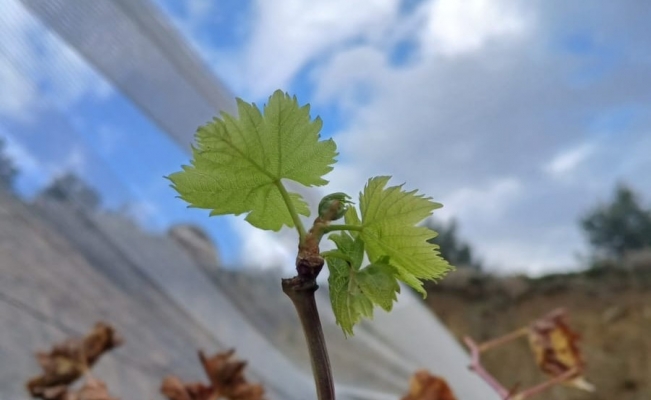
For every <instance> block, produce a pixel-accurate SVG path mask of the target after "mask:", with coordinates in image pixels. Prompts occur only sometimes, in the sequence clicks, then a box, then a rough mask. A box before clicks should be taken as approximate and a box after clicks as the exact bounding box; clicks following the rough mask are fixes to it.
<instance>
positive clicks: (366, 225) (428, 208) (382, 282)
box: [324, 176, 453, 335]
mask: <svg viewBox="0 0 651 400" xmlns="http://www.w3.org/2000/svg"><path fill="white" fill-rule="evenodd" d="M389 179H390V177H388V176H380V177H376V178H371V179H369V180H368V182H367V184H366V186H365V187H364V190H363V191H362V192H361V193H360V196H359V206H360V215H361V217H360V215H358V213H357V211H356V210H355V209H354V208H353V207H350V208H349V209H348V211H347V212H346V215H345V218H346V224H348V225H352V226H359V227H361V230H359V231H351V232H342V233H339V234H334V235H330V239H331V240H332V241H333V242H334V243H335V245H336V246H337V250H334V251H330V252H326V253H324V257H325V259H326V261H327V263H328V268H329V270H330V279H329V283H330V300H331V302H332V307H333V311H334V313H335V317H336V321H337V323H338V324H339V325H340V326H341V328H342V329H343V331H344V333H345V334H347V335H352V334H353V326H354V325H355V324H357V323H358V322H359V321H360V320H361V319H362V318H363V317H367V318H371V317H372V316H373V307H374V305H377V306H380V307H381V308H382V309H384V310H386V311H390V310H391V308H392V306H393V303H394V302H395V301H396V299H397V293H399V292H400V285H399V284H398V281H403V282H405V283H406V284H407V285H409V286H411V287H413V288H414V289H416V290H417V291H418V292H419V293H421V294H422V295H423V297H424V296H425V294H426V292H425V290H424V289H423V283H422V281H423V280H435V279H439V278H442V277H443V276H444V275H445V274H446V273H447V272H448V271H450V270H451V269H453V267H452V266H450V264H448V262H447V261H445V260H444V259H443V258H441V256H440V254H439V252H438V246H437V245H434V244H431V243H428V242H427V240H429V239H431V238H432V237H434V236H435V235H436V232H434V231H433V230H431V229H429V228H426V227H423V226H418V225H417V224H418V223H419V222H421V221H422V220H423V219H425V218H427V217H428V216H429V215H430V214H431V212H432V211H433V210H435V209H437V208H440V207H441V204H439V203H435V202H433V201H432V200H431V198H429V197H425V196H424V195H422V194H418V193H417V191H416V190H414V191H409V192H408V191H404V190H403V189H402V187H403V185H399V186H389V187H387V183H388V181H389ZM364 254H366V255H367V257H368V259H369V260H375V261H373V262H372V263H371V264H370V265H368V266H366V267H364V268H362V267H361V264H362V259H363V256H364Z"/></svg>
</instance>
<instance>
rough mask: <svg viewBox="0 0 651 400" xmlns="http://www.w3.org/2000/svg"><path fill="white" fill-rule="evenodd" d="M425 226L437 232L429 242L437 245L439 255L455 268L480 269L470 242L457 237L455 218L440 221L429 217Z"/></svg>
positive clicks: (480, 266) (479, 263)
mask: <svg viewBox="0 0 651 400" xmlns="http://www.w3.org/2000/svg"><path fill="white" fill-rule="evenodd" d="M426 226H427V227H428V228H430V229H433V230H435V231H436V232H438V236H436V237H435V238H433V239H431V240H429V242H430V243H434V244H438V245H439V250H440V252H441V256H442V257H443V258H445V259H446V260H448V261H449V262H450V264H452V265H454V266H455V267H457V268H472V269H474V270H477V271H479V270H481V269H482V265H481V262H480V261H479V260H478V259H477V258H476V256H475V255H474V254H473V251H472V247H471V246H470V244H469V243H467V242H465V241H464V240H462V239H460V238H459V233H458V231H457V229H458V225H457V221H456V219H452V220H450V221H449V222H448V223H441V222H438V221H436V220H434V219H432V218H430V219H428V220H427V222H426Z"/></svg>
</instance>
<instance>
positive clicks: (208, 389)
mask: <svg viewBox="0 0 651 400" xmlns="http://www.w3.org/2000/svg"><path fill="white" fill-rule="evenodd" d="M234 354H235V350H233V349H231V350H228V351H226V352H223V353H217V354H215V355H214V356H212V357H207V356H206V355H205V354H204V353H203V352H201V351H200V352H199V359H200V360H201V364H202V365H203V369H204V371H205V372H206V375H207V376H208V379H209V380H210V386H205V385H203V384H201V383H183V382H182V381H181V380H180V379H179V378H177V377H175V376H168V377H167V378H165V379H164V380H163V384H162V386H161V392H162V393H163V395H165V396H166V397H167V398H168V399H169V400H217V399H222V398H223V399H228V400H264V388H263V387H262V386H261V385H256V384H252V383H249V382H247V380H246V378H245V377H244V368H245V367H246V362H244V361H240V360H236V359H234V358H233V355H234Z"/></svg>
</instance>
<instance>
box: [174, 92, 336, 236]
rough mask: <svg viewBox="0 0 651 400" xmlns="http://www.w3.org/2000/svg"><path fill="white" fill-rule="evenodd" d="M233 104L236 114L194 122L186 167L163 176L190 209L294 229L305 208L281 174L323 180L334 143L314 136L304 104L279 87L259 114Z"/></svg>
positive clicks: (316, 126)
mask: <svg viewBox="0 0 651 400" xmlns="http://www.w3.org/2000/svg"><path fill="white" fill-rule="evenodd" d="M237 107H238V114H239V118H235V117H233V116H231V115H229V114H226V113H222V115H221V119H218V118H215V119H214V120H213V121H212V122H210V123H209V124H207V125H205V126H202V127H201V128H199V130H198V131H197V134H196V139H197V147H196V148H194V149H193V159H192V162H191V164H192V165H191V166H184V167H183V171H180V172H176V173H174V174H172V175H170V176H169V179H170V180H171V181H172V186H173V187H174V189H176V190H177V191H178V192H179V194H180V197H181V198H182V199H183V200H185V201H187V202H188V203H190V206H191V207H196V208H205V209H210V210H211V213H210V215H223V214H235V215H239V214H242V213H248V215H247V217H246V220H247V221H249V222H250V223H251V224H252V225H254V226H256V227H258V228H261V229H268V230H274V231H277V230H279V229H280V228H281V227H282V226H283V225H287V226H289V227H293V226H295V219H297V218H298V216H297V214H302V215H305V216H309V214H310V211H309V209H308V207H307V204H306V203H305V201H304V200H303V198H302V197H301V196H300V195H299V194H297V193H288V192H287V190H286V189H285V187H284V186H283V184H282V179H289V180H293V181H296V182H298V183H301V184H303V185H305V186H321V185H325V184H326V183H328V181H326V180H325V179H323V178H322V177H323V175H325V174H327V173H328V172H330V171H331V170H332V164H334V163H335V159H334V158H335V156H336V155H337V152H336V145H335V143H334V141H333V140H332V139H328V140H320V136H319V131H320V130H321V119H319V118H316V119H315V120H311V119H310V115H309V111H310V109H309V105H306V106H303V107H299V105H298V101H297V100H296V98H291V97H290V96H289V95H286V94H284V93H283V92H281V91H276V92H275V93H274V94H273V95H272V96H271V97H270V99H269V102H268V104H267V105H266V106H265V107H264V113H262V112H260V110H259V109H258V107H257V106H256V105H255V104H249V103H246V102H244V101H242V100H240V99H238V100H237Z"/></svg>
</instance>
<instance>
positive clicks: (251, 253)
mask: <svg viewBox="0 0 651 400" xmlns="http://www.w3.org/2000/svg"><path fill="white" fill-rule="evenodd" d="M230 225H231V227H232V228H233V230H234V231H235V232H236V233H237V234H238V235H239V236H240V238H241V243H242V244H241V247H240V249H241V250H240V260H241V263H242V264H243V265H244V266H245V267H256V268H278V267H280V268H282V269H283V270H290V269H293V266H294V263H295V259H296V246H297V243H298V235H296V234H295V233H294V232H293V231H290V230H289V229H287V228H285V229H283V230H282V231H281V232H271V231H263V230H260V229H258V228H255V227H253V226H252V225H251V224H249V223H248V222H246V221H245V220H244V218H240V217H237V218H231V219H230Z"/></svg>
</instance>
